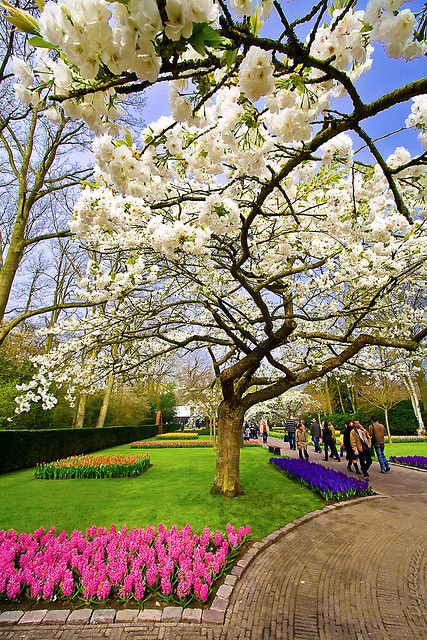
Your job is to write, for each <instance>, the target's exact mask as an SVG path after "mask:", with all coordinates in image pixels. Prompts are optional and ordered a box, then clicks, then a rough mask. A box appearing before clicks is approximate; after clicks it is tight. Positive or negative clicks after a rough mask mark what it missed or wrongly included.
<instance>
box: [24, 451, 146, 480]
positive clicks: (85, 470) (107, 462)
mask: <svg viewBox="0 0 427 640" xmlns="http://www.w3.org/2000/svg"><path fill="white" fill-rule="evenodd" d="M150 466H151V465H150V458H149V456H148V455H147V454H145V455H111V456H90V455H81V456H70V457H69V458H62V459H61V460H55V461H54V462H42V463H41V464H38V465H37V466H36V469H35V471H34V476H35V477H36V478H37V479H38V480H69V479H70V478H86V479H93V478H134V477H135V476H140V475H141V474H142V473H144V471H147V469H148V468H149V467H150Z"/></svg>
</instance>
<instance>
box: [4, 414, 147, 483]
mask: <svg viewBox="0 0 427 640" xmlns="http://www.w3.org/2000/svg"><path fill="white" fill-rule="evenodd" d="M156 435H157V427H156V426H155V425H153V424H149V425H141V426H138V427H104V428H102V429H99V428H98V429H95V428H93V429H40V430H39V431H37V430H33V429H31V430H27V429H25V430H24V429H17V430H8V431H0V451H1V456H0V473H5V472H6V471H13V470H14V469H24V468H26V467H33V466H35V465H36V464H37V463H40V462H52V460H57V459H58V458H66V457H67V456H73V455H79V454H81V453H90V452H91V451H99V450H100V449H105V448H106V447H114V446H116V445H119V444H125V443H127V442H132V441H134V440H141V439H143V438H152V437H153V436H156Z"/></svg>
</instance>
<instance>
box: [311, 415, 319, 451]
mask: <svg viewBox="0 0 427 640" xmlns="http://www.w3.org/2000/svg"><path fill="white" fill-rule="evenodd" d="M310 435H311V439H312V440H313V444H314V452H315V453H322V448H321V446H320V444H319V440H320V424H319V423H318V422H316V420H315V419H314V418H313V419H312V421H311V424H310Z"/></svg>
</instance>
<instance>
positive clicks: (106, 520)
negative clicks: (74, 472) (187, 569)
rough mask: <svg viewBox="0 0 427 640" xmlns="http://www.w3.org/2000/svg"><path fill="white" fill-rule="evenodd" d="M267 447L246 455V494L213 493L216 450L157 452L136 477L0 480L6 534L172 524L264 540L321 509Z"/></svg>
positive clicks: (123, 449) (29, 474)
mask: <svg viewBox="0 0 427 640" xmlns="http://www.w3.org/2000/svg"><path fill="white" fill-rule="evenodd" d="M133 451H134V450H132V449H130V447H129V445H122V446H120V447H114V448H111V449H106V450H105V451H104V452H105V453H107V454H112V453H131V452H133ZM269 457H270V456H269V455H268V452H266V451H265V450H264V449H262V448H261V447H253V448H249V447H248V448H247V449H243V450H242V452H241V481H242V484H243V487H244V490H245V495H243V496H239V497H238V498H233V499H229V498H223V497H221V496H212V495H210V493H209V489H210V487H211V485H212V481H213V476H214V469H215V453H214V451H213V450H212V449H196V450H192V449H165V450H162V449H153V450H150V460H151V462H152V464H153V467H152V468H151V469H149V470H148V471H147V473H145V474H143V475H142V476H140V477H138V478H116V479H105V480H80V479H75V480H43V481H42V480H35V479H34V477H33V469H25V470H22V471H16V472H12V473H7V474H4V475H2V476H0V495H1V496H2V499H1V502H2V504H1V509H0V529H10V528H13V529H16V530H17V531H33V530H34V529H37V528H38V527H40V526H43V527H45V528H48V527H50V526H55V527H56V529H57V530H61V529H66V530H67V531H68V532H70V531H72V530H73V529H81V530H82V529H83V530H84V529H86V528H87V527H89V526H91V525H93V524H96V525H98V526H104V527H109V526H110V525H111V524H116V525H117V526H122V525H127V526H128V527H145V526H146V525H147V524H151V525H153V526H154V525H157V524H158V523H160V522H163V523H164V524H165V525H166V526H167V527H170V526H172V525H173V524H176V525H177V526H183V525H185V524H186V523H187V522H188V523H190V525H191V526H192V527H193V528H194V530H196V531H201V530H202V529H203V528H204V527H206V526H209V527H211V528H213V529H220V530H224V528H225V525H226V524H227V523H228V522H231V523H232V524H233V525H235V526H240V525H245V524H250V525H251V528H252V533H253V536H254V537H255V538H256V539H259V538H262V537H264V536H265V535H267V534H268V533H270V532H271V531H274V530H275V529H277V528H279V527H281V526H284V525H285V524H286V523H288V522H290V521H292V520H294V519H296V518H299V517H300V516H302V515H304V514H305V513H308V512H309V511H314V510H316V509H318V508H320V507H322V506H323V504H324V503H323V501H322V500H321V499H320V498H319V497H318V496H316V495H314V494H313V493H312V492H311V491H310V490H309V489H307V488H305V487H302V486H300V485H299V484H298V483H296V482H293V481H292V480H290V479H288V478H286V477H284V476H283V475H282V474H278V473H277V471H276V470H275V469H273V468H272V467H271V466H270V465H268V464H267V463H268V460H269Z"/></svg>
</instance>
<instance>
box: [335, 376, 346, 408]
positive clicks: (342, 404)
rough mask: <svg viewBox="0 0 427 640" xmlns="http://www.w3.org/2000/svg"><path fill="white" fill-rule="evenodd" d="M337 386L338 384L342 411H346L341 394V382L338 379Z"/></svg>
mask: <svg viewBox="0 0 427 640" xmlns="http://www.w3.org/2000/svg"><path fill="white" fill-rule="evenodd" d="M336 386H337V391H338V398H339V400H340V406H341V411H342V412H343V413H345V408H344V403H343V401H342V395H341V389H340V384H339V382H338V380H337V381H336Z"/></svg>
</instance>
